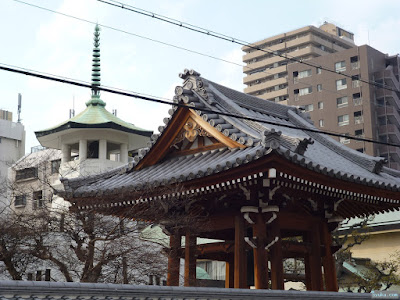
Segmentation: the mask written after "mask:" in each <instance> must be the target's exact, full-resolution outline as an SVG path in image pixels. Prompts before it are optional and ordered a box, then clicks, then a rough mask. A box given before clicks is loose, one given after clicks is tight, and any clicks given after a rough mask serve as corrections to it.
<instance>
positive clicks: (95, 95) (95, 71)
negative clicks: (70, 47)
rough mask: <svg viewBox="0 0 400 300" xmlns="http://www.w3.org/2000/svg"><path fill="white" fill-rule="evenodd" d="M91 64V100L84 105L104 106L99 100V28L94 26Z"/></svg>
mask: <svg viewBox="0 0 400 300" xmlns="http://www.w3.org/2000/svg"><path fill="white" fill-rule="evenodd" d="M93 40H94V42H93V45H94V47H93V59H92V61H93V63H92V98H91V99H90V101H88V102H87V103H86V105H89V104H93V105H103V106H105V105H106V104H105V103H104V102H103V101H102V100H101V99H100V90H99V89H98V87H99V86H100V27H99V25H98V24H96V26H95V28H94V38H93Z"/></svg>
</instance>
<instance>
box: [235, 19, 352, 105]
mask: <svg viewBox="0 0 400 300" xmlns="http://www.w3.org/2000/svg"><path fill="white" fill-rule="evenodd" d="M354 46H355V45H354V42H353V34H352V33H350V32H348V31H346V30H344V29H342V28H340V27H337V26H335V25H333V24H330V23H325V24H323V25H322V26H320V27H319V28H317V27H315V26H306V27H302V28H300V29H296V30H293V31H290V32H286V33H282V34H279V35H276V36H273V37H270V38H267V39H264V40H261V41H258V42H255V43H253V44H251V46H244V47H243V48H242V50H243V51H244V52H245V54H244V55H243V62H244V63H245V64H246V66H244V67H243V72H244V74H245V77H244V79H243V83H244V84H245V85H246V86H247V87H246V88H245V89H244V92H245V93H247V94H250V95H253V96H257V97H259V98H262V99H265V100H270V101H274V102H280V103H282V104H287V99H288V97H289V90H288V78H287V77H288V71H287V70H288V65H290V64H291V63H293V61H292V60H290V58H295V59H297V60H309V59H312V58H314V57H318V56H324V55H327V54H330V53H334V52H338V51H342V50H345V49H349V48H352V47H354ZM255 47H256V48H257V49H258V50H257V49H254V48H255Z"/></svg>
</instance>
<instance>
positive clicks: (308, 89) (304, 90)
mask: <svg viewBox="0 0 400 300" xmlns="http://www.w3.org/2000/svg"><path fill="white" fill-rule="evenodd" d="M311 93H312V87H311V86H310V87H306V88H302V89H299V95H300V96H305V95H308V94H311Z"/></svg>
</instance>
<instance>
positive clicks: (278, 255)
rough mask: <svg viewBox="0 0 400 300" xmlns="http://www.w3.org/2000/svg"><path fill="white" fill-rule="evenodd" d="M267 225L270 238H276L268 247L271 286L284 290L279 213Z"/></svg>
mask: <svg viewBox="0 0 400 300" xmlns="http://www.w3.org/2000/svg"><path fill="white" fill-rule="evenodd" d="M268 227H269V236H270V239H272V240H275V238H278V239H277V241H276V242H275V243H274V244H273V245H272V246H271V248H270V257H271V258H270V259H271V288H272V289H273V290H284V289H285V287H284V279H283V255H282V240H281V229H280V225H279V214H278V217H277V219H276V220H274V221H273V222H272V223H271V224H270V225H269V226H268Z"/></svg>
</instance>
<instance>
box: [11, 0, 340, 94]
mask: <svg viewBox="0 0 400 300" xmlns="http://www.w3.org/2000/svg"><path fill="white" fill-rule="evenodd" d="M13 1H14V2H17V3H20V4H24V5H27V6H30V7H34V8H37V9H41V10H44V11H48V12H51V13H54V14H58V15H61V16H63V17H67V18H71V19H74V20H77V21H80V22H84V23H88V24H93V25H96V24H98V25H100V26H101V27H102V28H106V29H110V30H113V31H116V32H121V33H124V34H127V35H130V36H134V37H137V38H141V39H144V40H148V41H151V42H154V43H158V44H161V45H163V46H168V47H171V48H175V49H178V50H182V51H186V52H189V53H192V54H196V55H200V56H203V57H208V58H211V59H214V60H217V61H221V62H224V63H229V64H232V65H235V66H238V67H241V68H246V69H247V70H249V71H254V70H256V68H252V67H250V66H248V65H244V64H241V63H237V62H234V61H230V60H227V59H223V58H220V57H216V56H213V55H210V54H207V53H203V52H200V51H196V50H193V49H189V48H185V47H182V46H178V45H175V44H171V43H167V42H164V41H160V40H157V39H153V38H150V37H147V36H144V35H140V34H137V33H133V32H130V31H126V30H123V29H119V28H116V27H113V26H109V25H105V24H102V23H98V22H94V21H90V20H87V19H84V18H81V17H77V16H73V15H70V14H66V13H63V12H60V11H56V10H53V9H50V8H47V7H43V6H39V5H35V4H32V3H28V2H25V1H22V0H13ZM260 73H264V74H267V75H270V76H272V75H275V73H270V72H267V71H265V70H264V71H261V72H260ZM298 82H299V83H302V84H303V85H305V86H309V87H313V85H312V84H310V83H306V82H303V81H301V80H299V79H298ZM321 90H323V91H325V92H329V93H332V94H337V95H339V96H346V95H345V94H343V93H341V92H339V91H337V90H329V89H327V88H321Z"/></svg>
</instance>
